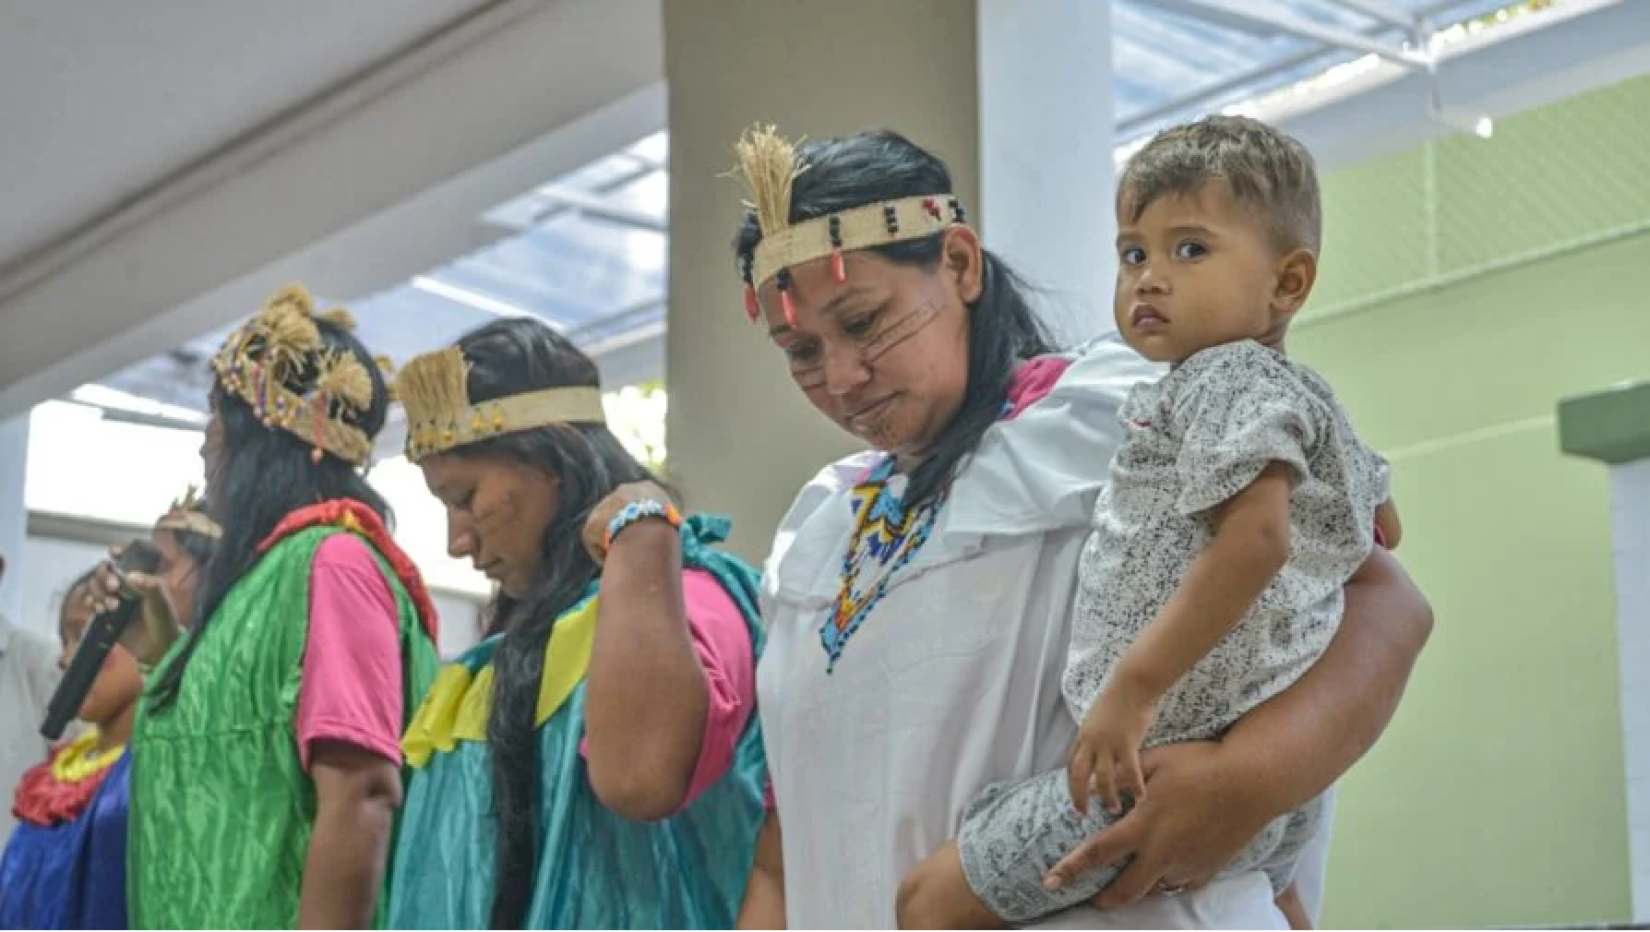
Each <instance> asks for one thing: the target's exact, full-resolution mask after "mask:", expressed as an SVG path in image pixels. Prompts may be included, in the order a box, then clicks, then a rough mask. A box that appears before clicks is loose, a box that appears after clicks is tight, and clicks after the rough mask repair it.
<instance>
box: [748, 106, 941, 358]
mask: <svg viewBox="0 0 1650 932" xmlns="http://www.w3.org/2000/svg"><path fill="white" fill-rule="evenodd" d="M734 152H735V154H737V155H738V157H739V166H738V168H737V169H736V172H737V173H738V174H739V175H741V176H743V178H744V180H745V184H746V186H747V187H748V188H749V193H750V200H749V201H748V202H746V209H747V210H748V211H749V214H750V216H751V217H752V218H754V219H755V220H756V224H757V227H758V228H759V229H761V231H762V239H761V241H760V242H758V243H757V244H756V248H755V249H753V250H751V251H750V252H747V253H745V254H744V255H742V256H740V257H739V260H740V274H741V277H743V278H744V280H745V313H746V314H747V315H748V316H749V317H750V319H751V320H752V321H754V320H756V318H757V316H758V314H759V313H760V312H761V309H760V308H759V307H758V306H757V302H756V289H757V287H758V286H760V285H762V284H764V283H766V282H767V280H768V279H769V278H774V279H776V283H777V284H778V286H779V299H780V301H781V302H782V304H783V306H784V309H785V320H786V322H787V323H789V324H790V325H791V326H793V327H794V326H796V305H795V304H794V302H793V301H792V298H791V274H790V269H791V267H792V266H796V265H800V264H802V263H804V262H811V261H813V260H815V259H821V258H824V257H825V256H830V257H831V275H832V277H834V278H835V279H836V280H837V281H838V282H845V281H847V280H848V267H847V265H846V263H845V262H844V261H843V258H842V254H843V253H844V252H850V251H852V250H855V249H866V248H869V247H872V246H886V245H888V244H890V243H899V242H904V241H905V240H914V239H922V238H924V237H926V236H932V235H933V234H935V233H938V232H940V231H942V230H944V229H945V228H946V227H948V226H950V225H951V224H953V223H964V222H966V221H967V214H966V213H965V212H964V210H963V207H962V204H961V203H960V202H959V201H958V200H957V198H956V197H955V196H954V195H952V194H949V193H936V194H924V195H917V196H915V197H902V198H897V199H895V200H891V201H878V202H876V203H872V204H862V205H860V206H858V207H851V208H848V209H847V210H839V211H837V212H835V213H831V214H827V215H825V216H823V217H815V218H813V219H810V220H802V221H799V222H797V223H792V222H790V216H791V184H792V182H793V181H795V180H796V177H797V176H798V175H800V174H802V173H803V172H805V171H807V170H808V166H807V165H805V164H802V163H801V162H799V161H798V160H797V153H796V145H795V143H792V142H791V141H789V140H787V139H785V138H784V137H782V136H780V135H779V134H778V132H777V131H776V129H775V127H773V126H753V127H751V128H750V129H748V130H746V131H745V134H744V136H742V137H741V138H740V140H739V142H738V144H737V145H736V146H735V147H734Z"/></svg>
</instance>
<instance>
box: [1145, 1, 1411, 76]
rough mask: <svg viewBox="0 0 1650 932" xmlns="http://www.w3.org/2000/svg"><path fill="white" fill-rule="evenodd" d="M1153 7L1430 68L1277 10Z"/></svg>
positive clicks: (1190, 4) (1391, 48)
mask: <svg viewBox="0 0 1650 932" xmlns="http://www.w3.org/2000/svg"><path fill="white" fill-rule="evenodd" d="M1157 6H1159V7H1161V8H1163V9H1168V10H1174V11H1176V12H1178V13H1181V14H1184V15H1186V16H1192V17H1196V18H1199V19H1203V20H1206V21H1209V22H1214V23H1222V22H1224V23H1230V22H1231V21H1232V20H1242V21H1246V22H1249V23H1253V24H1255V25H1256V26H1259V27H1264V28H1267V29H1270V30H1271V31H1273V32H1279V33H1287V34H1289V35H1295V36H1300V37H1301V38H1303V39H1310V40H1312V41H1313V42H1321V43H1323V44H1324V45H1330V46H1338V47H1340V48H1344V49H1350V50H1352V51H1354V52H1363V53H1365V54H1368V55H1376V56H1379V57H1380V58H1383V59H1386V60H1387V61H1390V62H1392V63H1394V64H1398V65H1403V66H1404V67H1406V68H1414V69H1425V68H1427V67H1430V65H1431V60H1430V59H1429V58H1428V57H1427V56H1426V55H1425V54H1423V53H1421V52H1418V51H1415V50H1413V49H1406V48H1401V47H1399V46H1396V45H1393V44H1391V43H1390V42H1383V41H1381V40H1379V39H1373V38H1370V37H1369V36H1366V35H1364V34H1362V33H1358V32H1350V31H1347V30H1344V29H1336V28H1334V27H1332V26H1325V25H1323V24H1321V23H1315V22H1313V21H1311V20H1309V19H1304V18H1302V17H1299V16H1295V15H1293V14H1290V13H1285V12H1283V11H1281V10H1276V9H1270V8H1262V7H1258V6H1254V5H1252V4H1248V3H1240V2H1237V0H1157Z"/></svg>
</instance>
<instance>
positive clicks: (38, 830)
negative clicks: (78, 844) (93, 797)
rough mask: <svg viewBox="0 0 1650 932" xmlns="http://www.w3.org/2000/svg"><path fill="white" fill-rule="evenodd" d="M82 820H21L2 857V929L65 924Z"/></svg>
mask: <svg viewBox="0 0 1650 932" xmlns="http://www.w3.org/2000/svg"><path fill="white" fill-rule="evenodd" d="M84 823H85V820H84V819H76V820H75V821H73V822H64V823H62V824H61V825H53V826H40V825H31V824H29V823H27V822H19V823H17V828H16V830H14V831H13V832H12V835H11V841H10V842H8V843H7V844H6V853H5V855H4V856H0V929H57V928H61V927H62V925H63V911H64V910H63V907H64V904H65V903H66V901H67V897H68V883H69V865H70V864H71V863H72V862H73V859H74V849H75V840H76V836H77V835H78V834H79V833H80V828H81V826H82V825H83V824H84Z"/></svg>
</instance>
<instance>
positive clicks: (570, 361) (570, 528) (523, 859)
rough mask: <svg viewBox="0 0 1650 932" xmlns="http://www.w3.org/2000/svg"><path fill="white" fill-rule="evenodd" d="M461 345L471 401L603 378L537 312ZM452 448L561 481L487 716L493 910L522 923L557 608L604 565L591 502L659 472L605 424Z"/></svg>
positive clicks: (499, 659) (495, 916)
mask: <svg viewBox="0 0 1650 932" xmlns="http://www.w3.org/2000/svg"><path fill="white" fill-rule="evenodd" d="M458 345H459V347H460V348H461V349H462V350H463V351H464V356H465V358H466V359H467V360H468V361H469V362H470V366H471V368H470V376H469V397H470V400H471V401H472V402H482V401H488V400H491V399H494V398H502V397H504V396H507V395H515V394H520V393H523V392H529V391H537V390H539V389H545V388H557V387H566V386H588V387H598V386H599V384H600V379H599V377H598V374H597V371H596V366H595V363H594V362H592V361H591V360H590V358H589V357H587V356H585V355H584V354H583V353H582V352H580V351H579V350H578V348H577V347H575V346H574V345H573V344H572V343H571V342H569V341H568V340H567V339H566V338H565V337H563V336H561V335H560V334H558V333H556V332H555V331H554V330H551V329H550V328H549V327H548V326H545V325H544V324H542V323H540V322H538V321H532V320H527V319H515V320H503V321H499V322H497V323H493V324H489V325H487V326H486V327H483V328H481V329H479V330H477V331H475V332H473V333H471V334H469V335H467V336H465V337H464V338H463V339H461V340H459V343H458ZM453 455H456V456H500V457H506V458H509V459H512V460H515V461H517V462H520V463H524V464H526V465H528V466H531V467H533V468H535V469H538V470H542V471H543V472H544V473H546V474H547V475H551V476H554V477H556V478H557V479H558V480H559V482H560V496H561V501H560V505H559V507H558V509H557V512H556V515H555V516H554V517H553V518H552V519H551V521H550V524H549V526H548V527H546V528H545V531H544V536H543V539H542V543H541V547H540V552H541V554H542V556H543V564H542V565H543V571H542V574H541V577H540V579H539V581H538V584H537V585H536V586H535V587H534V588H533V590H532V591H531V592H529V593H526V594H524V595H522V596H521V597H520V598H511V597H509V596H505V595H502V594H501V595H500V596H499V597H498V599H497V600H496V601H495V603H494V617H493V623H492V630H491V631H490V632H489V633H490V634H499V633H501V634H502V635H503V637H502V638H501V639H500V641H499V643H498V647H497V648H496V649H495V650H494V652H493V703H492V711H491V712H490V713H489V715H488V718H487V743H488V745H489V747H490V748H491V751H492V758H493V759H492V767H493V773H492V789H493V815H494V824H495V828H496V833H497V841H496V844H495V855H496V862H497V865H496V874H495V876H496V881H495V892H494V897H493V909H492V914H491V917H490V920H491V925H492V927H493V928H495V929H518V928H521V926H522V924H523V922H524V921H525V919H526V916H527V909H528V907H529V905H530V904H531V902H532V897H533V879H534V877H535V875H536V874H537V871H538V863H537V862H538V826H539V819H540V809H541V805H542V800H541V799H540V785H541V784H540V761H539V753H538V722H537V721H536V716H537V714H538V697H539V686H540V683H541V681H542V680H543V677H544V661H545V646H546V645H547V644H548V643H549V640H550V633H551V630H552V629H553V628H554V626H555V623H556V619H557V618H558V617H560V616H561V615H562V614H563V613H565V612H566V611H567V610H568V609H570V608H572V607H573V606H574V605H576V604H578V602H579V601H580V600H581V599H583V598H584V595H585V592H586V591H587V590H588V588H589V586H590V584H591V582H592V581H594V580H595V579H596V578H597V576H598V575H599V572H600V571H599V569H598V568H597V566H596V563H595V561H594V560H592V559H591V558H590V555H589V553H588V552H586V551H585V549H584V540H583V530H584V524H585V521H586V520H587V519H588V518H589V517H590V513H591V511H593V510H594V509H595V507H596V506H597V505H598V504H600V502H601V500H602V499H603V498H606V497H607V495H608V494H609V493H611V492H612V491H613V490H614V489H616V488H618V487H619V486H620V485H623V484H624V483H627V482H637V481H641V480H643V479H651V478H652V476H650V475H649V474H648V471H647V470H646V469H645V468H644V467H643V466H642V465H641V464H639V463H637V462H636V460H635V458H633V457H632V456H631V455H630V454H629V453H628V452H626V451H625V449H624V446H623V445H622V444H620V443H619V441H618V438H616V437H614V436H613V434H612V432H610V431H609V430H608V429H607V428H606V427H603V426H601V425H590V424H579V425H570V426H566V427H556V428H542V429H539V430H534V431H528V432H524V433H519V434H506V435H503V436H500V437H496V438H494V439H492V440H488V441H484V442H481V443H475V444H470V445H467V446H464V447H460V448H458V449H457V450H454V451H453Z"/></svg>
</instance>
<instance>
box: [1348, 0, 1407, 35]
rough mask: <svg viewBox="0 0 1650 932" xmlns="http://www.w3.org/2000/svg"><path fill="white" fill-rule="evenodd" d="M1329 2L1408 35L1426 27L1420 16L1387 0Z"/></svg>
mask: <svg viewBox="0 0 1650 932" xmlns="http://www.w3.org/2000/svg"><path fill="white" fill-rule="evenodd" d="M1328 2H1329V3H1331V4H1334V5H1335V6H1338V7H1341V8H1342V9H1347V10H1353V11H1355V12H1358V13H1362V14H1363V15H1365V16H1367V17H1369V18H1370V19H1373V20H1375V21H1376V22H1379V23H1385V24H1387V25H1388V26H1396V27H1397V28H1399V29H1402V30H1404V31H1405V32H1407V33H1414V32H1417V31H1419V30H1420V29H1422V28H1423V26H1424V23H1423V21H1422V19H1421V17H1420V16H1418V15H1416V14H1415V13H1413V12H1411V11H1410V10H1406V9H1404V8H1403V7H1401V6H1398V5H1397V4H1395V3H1388V2H1385V0H1328Z"/></svg>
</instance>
